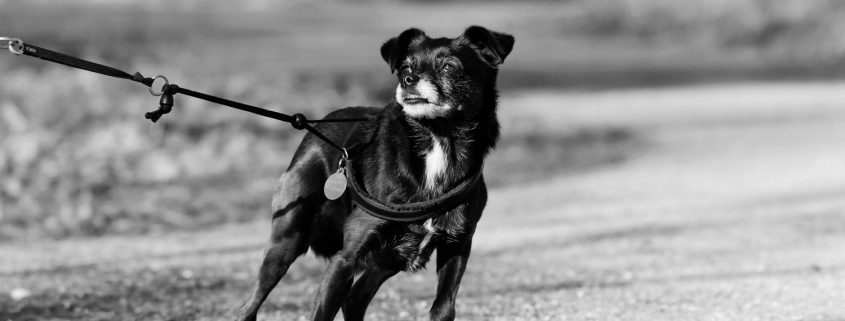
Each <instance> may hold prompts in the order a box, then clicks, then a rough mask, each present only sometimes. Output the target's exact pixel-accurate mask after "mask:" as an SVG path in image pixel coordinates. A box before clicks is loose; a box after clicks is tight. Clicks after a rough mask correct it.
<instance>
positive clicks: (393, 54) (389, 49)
mask: <svg viewBox="0 0 845 321" xmlns="http://www.w3.org/2000/svg"><path fill="white" fill-rule="evenodd" d="M424 36H425V32H423V31H422V30H420V29H417V28H411V29H408V30H405V31H403V32H402V33H400V34H399V36H398V37H396V38H393V39H390V40H388V41H387V42H385V43H384V44H383V45H381V58H383V59H384V61H385V62H387V65H388V66H390V72H391V73H392V72H394V71H396V69H398V68H399V65H401V64H402V59H403V58H405V55H407V54H408V46H409V45H410V44H411V41H413V40H415V39H417V38H420V37H424Z"/></svg>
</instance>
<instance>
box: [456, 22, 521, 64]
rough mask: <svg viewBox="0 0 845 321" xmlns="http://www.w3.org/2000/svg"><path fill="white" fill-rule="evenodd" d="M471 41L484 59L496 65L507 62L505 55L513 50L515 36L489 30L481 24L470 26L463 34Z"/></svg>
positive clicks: (464, 37)
mask: <svg viewBox="0 0 845 321" xmlns="http://www.w3.org/2000/svg"><path fill="white" fill-rule="evenodd" d="M461 38H462V39H464V40H466V41H467V42H469V44H470V45H472V46H473V47H474V48H475V50H476V51H478V54H479V55H481V58H482V59H484V61H485V62H486V63H487V64H489V65H491V66H493V67H495V66H498V65H501V64H502V63H503V62H505V57H507V56H508V54H510V53H511V50H513V42H514V39H513V36H511V35H509V34H504V33H499V32H495V31H490V30H487V28H484V27H479V26H470V27H469V28H467V29H466V31H464V34H463V35H461Z"/></svg>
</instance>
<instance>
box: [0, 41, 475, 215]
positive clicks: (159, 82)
mask: <svg viewBox="0 0 845 321" xmlns="http://www.w3.org/2000/svg"><path fill="white" fill-rule="evenodd" d="M0 46H1V47H0V48H8V49H9V51H10V52H11V53H12V54H13V55H16V56H19V55H25V56H30V57H35V58H39V59H43V60H47V61H50V62H54V63H58V64H62V65H65V66H68V67H72V68H77V69H82V70H86V71H90V72H94V73H98V74H101V75H106V76H111V77H115V78H120V79H126V80H131V81H135V82H138V83H141V84H143V85H145V86H147V87H148V89H149V91H150V94H152V95H153V96H161V99H160V100H159V107H158V109H156V110H154V111H151V112H148V113H146V114H144V117H145V118H146V119H149V120H150V121H152V122H153V123H155V122H157V121H158V120H159V119H160V118H161V117H162V116H163V115H165V114H167V113H169V112H170V111H171V109H172V108H173V101H174V100H173V96H174V95H176V94H183V95H186V96H191V97H194V98H199V99H202V100H205V101H209V102H212V103H215V104H219V105H223V106H227V107H231V108H235V109H239V110H243V111H246V112H250V113H253V114H257V115H260V116H264V117H268V118H272V119H276V120H279V121H282V122H286V123H289V124H291V126H292V127H293V128H294V129H297V130H303V129H305V130H307V131H308V132H310V133H312V134H314V136H317V137H318V138H320V140H322V141H323V142H325V143H327V144H329V145H330V146H332V147H334V148H336V149H337V150H339V151H341V152H342V158H341V160H340V164H341V166H340V168H339V169H338V173H341V172H342V173H343V174H344V175H343V176H345V180H346V181H347V183H346V184H345V186H344V188H345V187H346V186H349V187H351V188H350V189H351V196H352V200H353V201H354V202H355V203H356V204H358V205H359V206H361V207H362V208H364V209H365V210H366V212H367V213H369V214H371V215H373V216H375V217H378V218H381V219H384V220H388V221H395V222H414V221H421V220H425V219H428V218H430V217H432V216H434V215H436V214H442V213H446V212H448V211H450V210H452V209H454V208H455V207H457V206H458V205H460V204H461V203H462V202H463V201H464V200H465V199H466V198H467V197H468V196H469V195H470V193H471V192H472V191H474V190H475V186H476V185H477V184H478V182H479V181H480V179H481V176H482V169H481V167H480V166H479V168H478V169H477V170H476V171H473V173H472V174H470V175H468V176H467V177H466V178H464V179H463V180H462V181H461V182H460V183H459V184H458V185H457V186H455V188H453V189H452V190H450V191H448V192H447V193H445V194H444V195H442V196H440V197H436V198H434V199H430V200H427V201H421V202H415V203H406V204H386V203H383V202H380V201H379V200H377V199H375V198H373V197H372V196H371V195H370V194H369V193H367V191H366V189H364V188H363V186H362V184H361V183H360V182H359V181H358V178H357V175H355V174H356V171H355V166H353V165H354V161H353V159H352V158H351V157H350V155H349V153H348V152H347V148H344V147H341V146H340V145H338V144H336V143H335V142H334V141H332V140H331V139H329V138H328V137H326V136H325V135H323V134H322V133H321V132H320V131H318V130H317V129H316V128H314V126H312V125H311V124H314V123H326V122H363V121H369V120H370V119H369V118H341V119H317V120H312V119H308V118H306V117H305V115H303V114H301V113H296V114H293V115H288V114H284V113H280V112H276V111H272V110H268V109H264V108H260V107H256V106H252V105H247V104H244V103H240V102H236V101H232V100H228V99H225V98H220V97H216V96H213V95H209V94H206V93H202V92H198V91H193V90H190V89H187V88H184V87H180V86H178V85H176V84H171V83H170V81H169V80H168V79H167V78H166V77H165V76H162V75H158V76H155V77H153V78H148V77H144V76H143V75H142V74H141V73H140V72H136V73H134V74H129V73H127V72H125V71H123V70H120V69H117V68H113V67H109V66H106V65H102V64H98V63H94V62H91V61H87V60H83V59H79V58H76V57H71V56H68V55H65V54H61V53H58V52H55V51H51V50H47V49H44V48H41V47H37V46H34V45H31V44H28V43H24V42H23V41H22V40H21V39H18V38H9V37H0ZM366 143H369V141H368V142H366ZM362 146H363V144H358V145H354V146H352V147H350V148H349V150H355V151H357V150H358V149H359V148H360V147H362ZM340 193H341V194H342V193H343V190H341V191H340ZM338 196H340V195H338Z"/></svg>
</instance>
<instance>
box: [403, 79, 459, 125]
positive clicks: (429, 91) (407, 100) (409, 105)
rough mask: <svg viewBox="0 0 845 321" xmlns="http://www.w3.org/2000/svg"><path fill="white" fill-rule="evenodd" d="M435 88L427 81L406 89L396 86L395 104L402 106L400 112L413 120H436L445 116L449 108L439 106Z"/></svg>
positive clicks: (443, 105)
mask: <svg viewBox="0 0 845 321" xmlns="http://www.w3.org/2000/svg"><path fill="white" fill-rule="evenodd" d="M439 101H440V95H439V93H438V92H437V88H435V87H434V85H432V84H431V82H429V81H428V80H425V79H420V80H419V81H417V82H416V83H413V84H410V85H408V86H407V88H402V85H399V86H396V102H398V103H399V104H400V105H402V110H403V111H404V112H405V114H407V115H408V116H411V117H415V118H437V117H442V116H445V115H446V114H448V113H449V110H451V109H452V108H451V106H449V105H447V104H440V103H439Z"/></svg>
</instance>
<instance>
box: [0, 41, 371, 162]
mask: <svg viewBox="0 0 845 321" xmlns="http://www.w3.org/2000/svg"><path fill="white" fill-rule="evenodd" d="M4 43H5V44H4ZM0 44H3V46H4V47H3V48H8V49H9V51H10V52H11V53H12V54H13V55H16V56H20V55H24V56H30V57H35V58H39V59H43V60H47V61H50V62H55V63H58V64H62V65H65V66H68V67H72V68H77V69H82V70H86V71H90V72H93V73H98V74H101V75H106V76H111V77H115V78H120V79H126V80H131V81H135V82H138V83H141V84H143V85H145V86H147V87H149V91H150V94H152V95H153V96H161V99H160V100H159V107H158V109H156V110H154V111H151V112H148V113H146V114H144V117H145V118H146V119H149V120H150V121H152V122H153V123H155V122H157V121H158V120H159V119H160V118H161V116H164V115H165V114H167V113H169V112H170V111H171V109H172V108H173V96H174V95H176V94H183V95H186V96H191V97H194V98H199V99H202V100H205V101H209V102H212V103H215V104H219V105H223V106H227V107H231V108H235V109H239V110H243V111H246V112H250V113H253V114H256V115H260V116H264V117H268V118H272V119H275V120H279V121H282V122H286V123H290V124H291V126H292V127H293V128H294V129H297V130H303V129H305V130H307V131H309V132H310V133H312V134H314V136H317V137H318V138H320V139H321V140H322V141H324V142H326V143H327V144H329V145H331V146H332V147H334V148H336V149H338V150H339V151H341V152H342V153H343V155H344V157H348V154H347V153H346V150H345V149H344V148H343V147H341V146H340V145H338V144H336V143H335V142H333V141H332V140H331V139H329V138H328V137H326V136H325V135H323V134H322V133H320V132H319V131H318V130H317V129H316V128H314V126H311V124H314V123H324V122H359V121H368V120H369V119H367V118H344V119H320V120H310V119H308V118H306V117H305V115H303V114H301V113H296V114H293V115H288V114H283V113H280V112H276V111H272V110H268V109H264V108H260V107H255V106H252V105H247V104H244V103H239V102H236V101H231V100H228V99H225V98H220V97H216V96H212V95H209V94H206V93H202V92H198V91H193V90H190V89H187V88H183V87H180V86H178V85H176V84H171V83H170V81H168V79H167V77H165V76H162V75H158V76H155V77H153V78H148V77H144V76H143V75H141V73H140V72H136V73H135V74H129V73H127V72H125V71H123V70H120V69H117V68H114V67H109V66H106V65H101V64H98V63H95V62H91V61H87V60H83V59H79V58H76V57H72V56H68V55H65V54H62V53H58V52H55V51H51V50H48V49H44V48H41V47H37V46H34V45H31V44H28V43H25V42H23V40H21V39H19V38H9V37H0Z"/></svg>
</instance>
